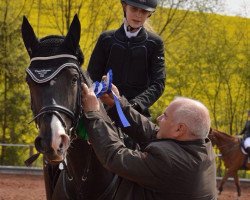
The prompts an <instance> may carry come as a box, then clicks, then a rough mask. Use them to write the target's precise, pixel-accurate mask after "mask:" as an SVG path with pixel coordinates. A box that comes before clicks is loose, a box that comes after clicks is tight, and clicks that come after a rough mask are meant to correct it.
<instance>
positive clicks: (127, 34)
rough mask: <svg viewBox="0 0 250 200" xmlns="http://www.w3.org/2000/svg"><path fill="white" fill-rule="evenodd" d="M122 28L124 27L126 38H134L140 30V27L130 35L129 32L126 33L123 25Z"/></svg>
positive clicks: (125, 27)
mask: <svg viewBox="0 0 250 200" xmlns="http://www.w3.org/2000/svg"><path fill="white" fill-rule="evenodd" d="M123 27H124V30H125V33H126V36H127V37H128V38H131V37H136V36H137V35H138V33H139V31H140V30H141V28H142V27H140V28H139V29H138V30H137V31H136V32H133V33H131V32H129V31H127V26H126V25H125V23H124V24H123Z"/></svg>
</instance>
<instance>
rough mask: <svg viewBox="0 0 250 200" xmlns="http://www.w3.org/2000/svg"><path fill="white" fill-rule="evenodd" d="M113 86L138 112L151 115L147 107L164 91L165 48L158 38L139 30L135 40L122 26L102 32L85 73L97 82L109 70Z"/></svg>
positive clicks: (143, 29) (144, 30)
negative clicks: (134, 105) (128, 35)
mask: <svg viewBox="0 0 250 200" xmlns="http://www.w3.org/2000/svg"><path fill="white" fill-rule="evenodd" d="M109 69H112V71H113V83H114V84H115V85H116V86H117V88H118V89H119V91H120V94H121V95H124V96H125V97H126V98H127V99H128V100H129V102H130V103H131V104H133V103H136V104H137V105H138V106H137V107H135V108H136V109H137V110H138V111H139V112H141V113H142V114H144V115H146V116H150V115H149V112H148V108H149V107H150V106H151V105H152V104H153V103H154V102H155V101H157V99H158V98H159V97H160V96H161V95H162V93H163V91H164V88H165V78H166V72H165V63H164V45H163V41H162V40H161V38H160V37H159V36H157V35H156V34H154V33H151V32H148V31H147V30H146V29H145V28H142V29H141V30H140V32H139V33H138V35H137V36H136V37H132V38H128V37H127V36H126V33H125V30H124V25H122V26H121V27H120V28H119V29H117V30H113V31H106V32H103V33H102V34H101V35H100V37H99V39H98V41H97V44H96V46H95V48H94V51H93V53H92V56H91V58H90V62H89V66H88V72H89V74H90V77H91V78H92V80H93V81H100V80H101V78H102V76H103V75H106V74H107V72H108V70H109Z"/></svg>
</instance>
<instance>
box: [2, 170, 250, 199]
mask: <svg viewBox="0 0 250 200" xmlns="http://www.w3.org/2000/svg"><path fill="white" fill-rule="evenodd" d="M241 190H242V196H241V197H240V198H238V200H249V199H250V183H246V182H241ZM236 199H237V194H236V189H235V186H234V184H233V183H232V182H227V183H226V184H225V187H224V191H223V193H222V194H221V195H220V196H219V198H218V200H236ZM0 200H46V195H45V189H44V182H43V176H39V175H10V174H0Z"/></svg>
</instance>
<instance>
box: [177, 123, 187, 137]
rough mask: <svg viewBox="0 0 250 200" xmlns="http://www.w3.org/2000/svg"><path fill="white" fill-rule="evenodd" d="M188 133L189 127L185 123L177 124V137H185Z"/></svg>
mask: <svg viewBox="0 0 250 200" xmlns="http://www.w3.org/2000/svg"><path fill="white" fill-rule="evenodd" d="M186 132H187V126H186V124H184V123H179V124H177V129H176V135H177V137H180V136H183V134H185V133H186Z"/></svg>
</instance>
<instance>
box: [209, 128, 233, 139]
mask: <svg viewBox="0 0 250 200" xmlns="http://www.w3.org/2000/svg"><path fill="white" fill-rule="evenodd" d="M212 132H213V133H215V134H217V135H220V136H221V137H223V138H227V139H228V140H230V141H234V140H235V138H234V137H233V136H232V135H229V134H227V133H224V132H222V131H219V130H216V129H212Z"/></svg>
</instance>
